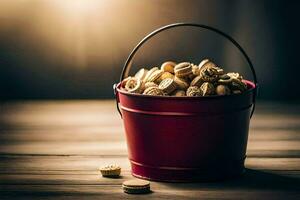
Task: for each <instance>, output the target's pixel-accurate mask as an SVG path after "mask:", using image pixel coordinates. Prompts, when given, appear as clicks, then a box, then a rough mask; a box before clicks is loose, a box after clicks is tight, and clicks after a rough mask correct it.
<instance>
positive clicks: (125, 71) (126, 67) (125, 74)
mask: <svg viewBox="0 0 300 200" xmlns="http://www.w3.org/2000/svg"><path fill="white" fill-rule="evenodd" d="M180 26H192V27H198V28H203V29H207V30H210V31H213V32H215V33H218V34H220V35H222V36H223V37H225V38H226V39H228V40H229V41H230V42H232V43H233V44H234V45H235V46H236V47H237V48H238V49H239V50H240V52H241V53H242V54H243V56H244V57H245V58H246V60H247V63H248V65H249V67H250V69H251V72H252V75H253V81H254V83H255V88H254V95H253V108H252V111H251V115H250V118H251V117H252V115H253V113H254V110H255V100H256V96H257V89H258V83H257V77H256V73H255V69H254V67H253V64H252V62H251V60H250V58H249V56H248V55H247V54H246V52H245V51H244V49H243V48H242V47H241V45H240V44H239V43H238V42H237V41H235V40H234V39H233V38H232V37H231V36H229V35H227V34H226V33H224V32H223V31H220V30H218V29H216V28H214V27H211V26H207V25H203V24H196V23H174V24H169V25H166V26H163V27H160V28H158V29H156V30H154V31H153V32H151V33H150V34H148V35H147V36H146V37H144V38H143V39H142V40H141V41H140V42H139V43H138V44H137V45H136V46H135V47H134V49H133V50H132V51H131V53H130V55H129V56H128V58H127V60H126V62H125V65H124V67H123V70H122V73H121V76H120V82H121V81H122V80H123V79H124V78H125V77H128V73H129V70H130V68H131V65H132V60H133V58H134V56H135V54H136V52H137V51H138V50H139V48H140V47H141V46H142V45H143V44H144V43H145V42H146V41H147V40H149V39H150V38H152V37H153V36H155V35H156V34H158V33H160V32H162V31H164V30H167V29H171V28H175V27H180ZM114 91H115V95H116V104H117V109H118V112H119V113H120V115H121V117H122V113H121V111H120V108H119V100H118V94H117V84H114Z"/></svg>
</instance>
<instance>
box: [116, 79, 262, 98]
mask: <svg viewBox="0 0 300 200" xmlns="http://www.w3.org/2000/svg"><path fill="white" fill-rule="evenodd" d="M243 82H245V83H246V84H247V86H248V87H250V88H248V89H247V90H246V91H245V92H243V93H241V94H229V95H212V96H182V97H177V96H154V95H145V94H136V93H129V92H127V91H124V90H121V89H120V85H121V82H120V83H118V84H117V87H116V90H117V91H118V93H121V94H123V95H127V96H132V97H138V98H150V99H151V98H154V99H181V100H185V99H190V100H195V99H197V100H199V99H203V100H206V99H219V98H230V97H237V96H242V95H245V94H248V93H251V92H253V93H254V92H255V90H256V89H257V85H255V83H254V82H252V81H249V80H245V79H244V80H243Z"/></svg>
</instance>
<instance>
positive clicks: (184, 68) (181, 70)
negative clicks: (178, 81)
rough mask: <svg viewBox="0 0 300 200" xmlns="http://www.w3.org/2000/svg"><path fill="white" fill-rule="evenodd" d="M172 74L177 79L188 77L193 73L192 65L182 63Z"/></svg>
mask: <svg viewBox="0 0 300 200" xmlns="http://www.w3.org/2000/svg"><path fill="white" fill-rule="evenodd" d="M174 73H175V75H176V76H177V77H178V78H184V77H186V78H187V77H188V76H189V75H190V74H192V73H193V71H192V65H191V63H189V62H182V63H179V64H177V65H176V66H175V67H174Z"/></svg>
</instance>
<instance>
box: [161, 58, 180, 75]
mask: <svg viewBox="0 0 300 200" xmlns="http://www.w3.org/2000/svg"><path fill="white" fill-rule="evenodd" d="M175 65H176V63H175V62H172V61H167V62H164V63H163V64H162V65H161V67H160V69H161V70H163V71H164V72H169V73H172V74H174V67H175Z"/></svg>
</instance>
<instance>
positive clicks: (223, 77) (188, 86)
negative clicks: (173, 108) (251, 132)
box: [121, 59, 247, 97]
mask: <svg viewBox="0 0 300 200" xmlns="http://www.w3.org/2000/svg"><path fill="white" fill-rule="evenodd" d="M121 89H123V90H125V91H127V92H130V93H136V94H143V95H156V96H177V97H182V96H212V95H229V94H241V93H242V92H244V91H246V90H247V85H246V84H245V83H244V82H243V77H242V76H241V75H240V74H239V73H235V72H229V73H225V72H224V70H223V69H222V68H221V67H219V66H217V65H216V64H215V63H214V62H212V61H210V60H209V59H204V60H202V61H201V62H200V64H199V65H195V64H193V63H190V62H181V63H178V64H177V63H175V62H172V61H167V62H164V63H163V64H162V65H161V67H160V68H158V67H153V68H151V69H150V70H147V69H145V68H142V69H140V70H139V71H138V72H137V73H136V74H135V75H134V76H133V77H131V76H129V77H127V78H126V79H124V80H123V81H122V82H121Z"/></svg>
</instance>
